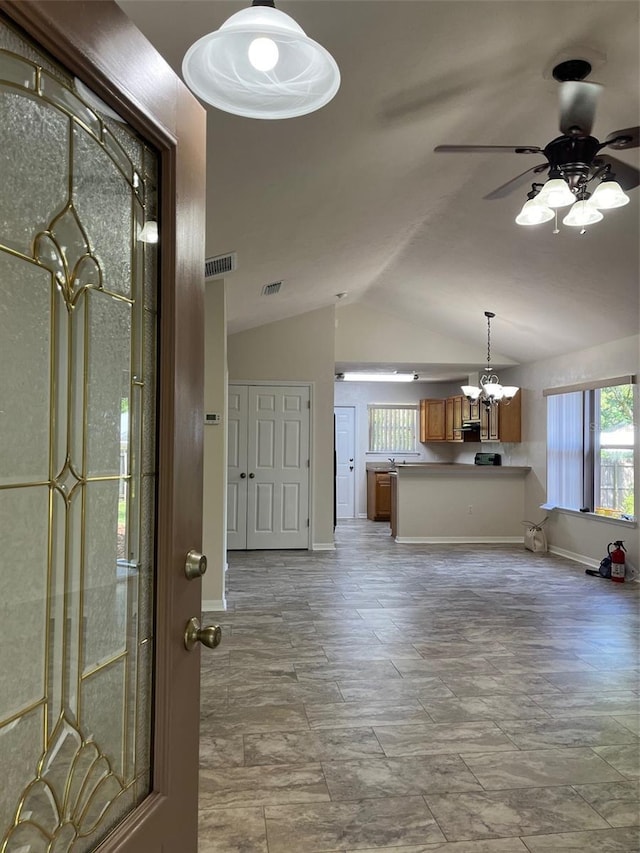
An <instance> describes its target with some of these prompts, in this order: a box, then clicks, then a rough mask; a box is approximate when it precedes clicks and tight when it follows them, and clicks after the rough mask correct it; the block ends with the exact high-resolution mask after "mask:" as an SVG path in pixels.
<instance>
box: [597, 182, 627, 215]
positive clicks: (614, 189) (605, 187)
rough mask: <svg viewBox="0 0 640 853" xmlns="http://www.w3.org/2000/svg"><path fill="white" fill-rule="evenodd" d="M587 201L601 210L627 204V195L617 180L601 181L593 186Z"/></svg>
mask: <svg viewBox="0 0 640 853" xmlns="http://www.w3.org/2000/svg"><path fill="white" fill-rule="evenodd" d="M589 202H590V203H591V204H592V205H593V206H594V207H598V208H600V209H601V210H611V208H613V207H623V206H624V205H625V204H629V196H628V195H627V194H626V193H625V192H624V190H623V189H622V187H621V186H620V184H619V183H618V182H617V181H603V182H602V183H601V184H598V186H597V187H596V188H595V190H594V191H593V195H592V196H591V198H590V199H589Z"/></svg>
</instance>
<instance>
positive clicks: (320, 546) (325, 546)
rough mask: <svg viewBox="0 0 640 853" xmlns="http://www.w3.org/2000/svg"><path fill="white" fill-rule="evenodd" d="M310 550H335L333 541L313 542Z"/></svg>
mask: <svg viewBox="0 0 640 853" xmlns="http://www.w3.org/2000/svg"><path fill="white" fill-rule="evenodd" d="M311 550H312V551H335V550H336V543H335V542H313V543H312V545H311Z"/></svg>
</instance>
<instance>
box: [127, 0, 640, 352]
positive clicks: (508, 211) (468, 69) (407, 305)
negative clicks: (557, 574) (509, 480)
mask: <svg viewBox="0 0 640 853" xmlns="http://www.w3.org/2000/svg"><path fill="white" fill-rule="evenodd" d="M119 4H120V6H121V7H122V8H123V9H124V10H125V12H126V13H127V14H128V15H129V16H130V17H131V18H132V19H133V20H134V22H135V23H136V24H137V25H138V27H139V28H140V29H141V30H142V31H143V32H144V33H145V34H146V36H147V37H148V38H149V40H150V41H151V42H152V43H153V44H154V45H155V46H156V47H157V48H158V50H159V51H160V52H161V53H162V54H163V55H164V56H165V58H166V59H167V61H168V62H169V64H170V65H171V66H172V67H173V68H174V69H175V70H176V71H177V72H178V73H180V69H181V64H182V57H183V55H184V53H185V51H186V50H187V48H188V47H189V46H190V44H191V43H192V42H193V41H195V40H196V39H197V38H199V37H200V36H202V35H204V34H206V33H208V32H211V31H212V30H215V29H217V28H218V27H219V26H220V24H221V23H223V22H224V20H226V18H227V17H229V15H231V14H233V12H235V11H238V10H239V9H241V8H244V7H245V6H246V5H249V0H247V2H246V3H236V2H226V0H215V1H214V2H211V0H210V1H209V2H202V0H197V2H190V0H186V2H185V0H180V1H179V2H173V0H119ZM277 6H278V8H279V9H281V10H282V11H284V12H287V13H288V14H290V15H292V16H293V17H294V18H295V19H296V20H297V21H298V23H299V24H300V25H301V26H302V28H303V29H304V30H305V32H306V33H307V35H309V36H310V37H312V38H314V39H316V40H317V41H319V42H320V43H321V44H323V45H324V46H325V47H326V48H327V49H328V50H329V51H330V52H331V53H332V54H333V56H334V57H335V59H336V61H337V62H338V65H339V67H340V70H341V75H342V84H341V87H340V90H339V92H338V94H337V95H336V97H335V98H334V100H333V101H332V102H331V103H330V104H328V105H327V106H326V107H324V108H323V109H321V110H319V111H318V112H316V113H313V114H311V115H308V116H304V117H301V118H295V119H287V120H283V121H260V120H254V119H246V118H239V117H237V116H233V115H229V114H227V113H224V112H221V111H219V110H216V109H214V108H211V107H210V108H208V111H209V118H208V153H207V158H208V177H207V189H208V212H207V255H208V256H213V255H218V254H223V253H227V252H232V251H235V252H237V253H238V269H237V271H236V272H234V273H232V274H230V275H229V276H228V290H227V292H228V297H227V299H228V328H229V332H230V333H233V332H237V331H241V330H245V329H249V328H252V327H254V326H258V325H261V324H263V323H268V322H271V321H275V320H279V319H282V318H286V317H292V316H295V315H298V314H301V313H303V312H306V311H310V310H313V309H316V308H321V307H325V306H327V305H331V304H336V303H337V302H338V300H337V299H336V294H337V293H340V292H344V291H346V292H347V295H346V296H345V297H344V298H343V299H342V300H341V304H350V303H355V302H365V303H367V304H368V305H370V306H371V307H374V308H376V309H378V310H382V311H385V312H387V313H388V314H390V315H394V316H395V317H398V318H406V319H407V320H410V321H411V322H413V323H420V324H421V325H422V326H423V327H424V328H425V330H429V329H432V330H434V331H436V330H437V331H440V332H442V331H444V330H446V331H447V333H448V334H449V335H450V336H451V337H452V338H453V339H458V340H460V341H464V342H466V343H475V344H481V343H482V342H483V341H486V321H485V318H484V316H483V312H484V311H485V310H491V311H494V312H495V313H496V318H495V320H494V321H493V324H492V341H493V343H494V344H495V347H496V349H497V350H499V351H500V352H501V353H503V354H504V355H505V356H507V357H508V358H511V359H513V360H515V361H517V362H526V361H531V360H534V359H538V358H543V357H545V356H549V355H554V354H561V353H565V352H570V351H572V350H577V349H581V348H584V347H587V346H591V345H596V344H598V343H600V342H604V341H609V340H612V339H614V338H618V337H625V336H628V335H633V334H637V333H638V328H639V316H640V315H639V307H638V290H639V254H638V226H639V221H638V219H639V216H638V211H639V197H640V189H638V188H635V189H634V190H632V191H631V192H630V195H631V203H630V204H629V205H627V206H626V207H624V208H619V209H617V210H613V211H609V212H607V213H606V214H605V219H604V221H602V222H600V223H598V224H597V225H594V226H593V227H592V228H590V229H589V230H588V231H587V233H586V234H584V235H583V236H580V235H579V233H578V229H573V228H568V227H566V226H563V225H560V233H559V234H558V235H555V236H554V235H553V234H552V230H553V223H546V224H545V225H542V226H538V227H535V228H523V227H520V226H517V225H516V224H515V223H514V221H513V220H514V217H515V216H516V214H517V213H518V211H519V210H520V207H521V206H522V204H523V202H524V201H525V200H526V192H527V191H528V190H529V189H530V181H531V180H533V178H531V179H530V180H528V181H526V182H524V183H523V184H522V185H521V186H519V187H518V188H517V189H516V190H515V191H514V192H513V193H512V194H510V195H508V196H507V197H506V198H503V199H499V200H492V201H489V200H484V199H483V196H485V195H486V194H487V193H489V192H490V191H492V190H494V189H495V188H496V187H498V186H500V185H502V184H504V183H506V182H507V181H508V180H510V179H511V178H513V177H515V176H516V175H518V174H520V173H521V172H523V171H524V170H525V169H528V168H529V167H530V166H534V165H536V164H537V163H542V162H544V158H543V157H541V156H540V155H530V154H527V155H525V154H520V155H518V154H512V153H501V152H496V153H490V154H478V153H472V154H468V153H465V154H443V153H438V154H435V153H433V149H434V147H435V146H436V145H439V144H445V143H451V144H454V143H459V144H474V143H477V144H497V145H538V146H541V147H544V146H545V145H546V143H547V142H549V141H550V140H551V139H553V138H554V137H556V136H558V135H559V133H560V131H559V130H558V104H557V92H558V84H557V83H556V81H555V80H553V78H552V77H551V73H550V72H551V68H552V67H553V65H554V64H555V60H557V59H566V58H569V57H571V56H574V55H575V56H581V57H582V56H587V57H590V58H592V59H593V64H594V71H593V73H592V74H591V76H590V78H589V79H591V80H595V81H597V82H599V83H602V84H603V85H604V89H603V91H602V94H601V96H600V101H599V104H598V111H597V114H596V120H595V125H594V128H593V134H594V135H595V136H596V137H597V138H599V139H601V140H602V139H604V138H605V137H606V136H607V135H608V134H609V133H610V132H611V131H614V130H618V129H620V128H627V127H631V126H635V125H638V124H639V123H640V120H639V119H640V105H639V87H638V81H639V80H640V67H639V55H640V42H639V39H638V32H639V20H638V10H639V4H638V3H635V2H614V0H612V1H611V2H603V1H602V0H598V2H580V3H578V2H559V0H551V2H544V0H536V2H526V0H511V2H493V0H469V2H467V0H440V2H431V0H372V2H371V0H293V2H285V0H283V2H278V3H277ZM638 150H639V149H637V148H636V149H633V150H627V151H616V152H611V153H612V154H614V155H615V156H616V157H617V158H618V159H620V160H623V161H625V162H627V163H630V164H633V165H635V166H637V165H638V159H639V158H638ZM562 215H564V213H563V214H562ZM275 281H282V282H283V285H282V288H281V290H280V292H279V294H278V295H276V296H270V297H265V296H262V295H261V290H262V287H263V286H264V285H265V284H269V283H271V282H275ZM413 367H414V369H419V368H420V366H419V365H414V366H413ZM422 367H424V368H425V369H427V365H423V366H422Z"/></svg>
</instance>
